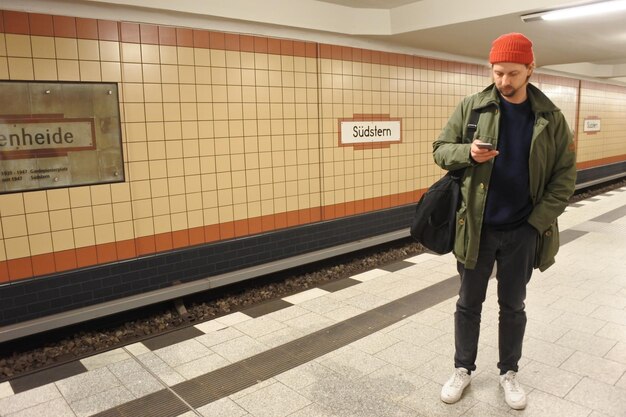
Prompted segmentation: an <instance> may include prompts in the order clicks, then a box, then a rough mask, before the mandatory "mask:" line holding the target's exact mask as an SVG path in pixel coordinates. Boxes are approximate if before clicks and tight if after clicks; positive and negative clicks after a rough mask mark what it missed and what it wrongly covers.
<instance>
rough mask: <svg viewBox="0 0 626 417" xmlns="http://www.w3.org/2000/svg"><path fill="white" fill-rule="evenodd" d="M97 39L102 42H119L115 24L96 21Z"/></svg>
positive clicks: (118, 33)
mask: <svg viewBox="0 0 626 417" xmlns="http://www.w3.org/2000/svg"><path fill="white" fill-rule="evenodd" d="M98 39H100V40H102V41H119V40H120V29H119V25H118V23H117V22H113V21H111V20H98Z"/></svg>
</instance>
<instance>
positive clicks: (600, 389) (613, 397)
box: [565, 378, 626, 417]
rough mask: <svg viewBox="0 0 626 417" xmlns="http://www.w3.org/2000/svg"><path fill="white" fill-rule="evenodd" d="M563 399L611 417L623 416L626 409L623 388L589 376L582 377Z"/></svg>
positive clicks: (625, 396) (625, 394)
mask: <svg viewBox="0 0 626 417" xmlns="http://www.w3.org/2000/svg"><path fill="white" fill-rule="evenodd" d="M565 399H566V400H568V401H571V402H573V403H576V404H580V405H581V406H583V407H586V408H588V409H592V410H595V411H598V412H601V413H604V414H607V415H609V416H612V417H624V410H626V392H625V391H624V390H622V389H620V388H617V387H614V386H612V385H608V384H603V383H601V382H598V381H594V380H592V379H589V378H583V380H582V381H580V383H579V384H578V385H576V387H574V389H573V390H572V391H570V393H569V394H567V396H566V397H565Z"/></svg>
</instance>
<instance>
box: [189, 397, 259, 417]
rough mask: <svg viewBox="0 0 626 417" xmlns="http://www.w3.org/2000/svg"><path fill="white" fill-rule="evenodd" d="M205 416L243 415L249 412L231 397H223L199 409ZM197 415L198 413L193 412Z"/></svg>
mask: <svg viewBox="0 0 626 417" xmlns="http://www.w3.org/2000/svg"><path fill="white" fill-rule="evenodd" d="M197 411H198V412H199V413H200V414H202V415H203V416H204V417H243V416H245V415H247V414H248V412H247V411H246V410H244V409H243V408H241V407H240V406H239V405H237V403H235V402H234V401H233V400H231V399H230V398H228V397H226V398H221V399H219V400H217V401H215V402H212V403H210V404H207V405H205V406H202V407H200V408H198V409H197ZM193 417H196V414H193Z"/></svg>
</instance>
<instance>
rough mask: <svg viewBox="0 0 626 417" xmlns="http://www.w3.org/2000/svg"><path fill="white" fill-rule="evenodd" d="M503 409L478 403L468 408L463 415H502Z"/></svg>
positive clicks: (477, 416)
mask: <svg viewBox="0 0 626 417" xmlns="http://www.w3.org/2000/svg"><path fill="white" fill-rule="evenodd" d="M503 413H505V411H503V410H501V409H499V408H496V407H493V406H491V405H489V404H485V403H478V404H476V405H475V406H474V407H472V408H470V409H469V410H468V411H467V412H466V413H465V414H463V417H502V415H503Z"/></svg>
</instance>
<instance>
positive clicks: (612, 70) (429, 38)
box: [0, 0, 626, 85]
mask: <svg viewBox="0 0 626 417" xmlns="http://www.w3.org/2000/svg"><path fill="white" fill-rule="evenodd" d="M602 1H626V0H602ZM593 2H599V1H598V0H524V1H519V0H518V1H512V0H502V1H495V2H494V1H492V0H471V1H470V0H263V1H259V0H176V1H170V0H0V6H1V7H4V8H7V9H16V10H25V11H34V12H43V13H45V12H47V13H51V14H61V13H65V14H69V15H74V16H81V15H84V16H85V17H90V16H94V15H97V16H100V18H102V19H116V20H125V21H137V22H152V23H158V24H167V25H179V26H188V27H198V28H202V27H205V28H208V29H213V30H224V31H232V32H238V33H251V34H261V35H268V36H282V37H289V38H294V39H303V40H308V41H318V42H322V43H335V44H340V45H341V44H343V45H347V46H356V47H362V48H371V49H380V50H390V51H396V52H403V53H410V54H415V55H422V56H431V57H436V58H437V57H438V58H442V59H451V60H459V61H466V62H473V63H481V64H485V65H486V64H487V56H488V54H489V49H490V46H491V41H492V40H493V39H495V38H497V37H498V36H499V35H501V34H503V33H508V32H521V33H524V34H525V35H526V36H528V37H529V38H530V39H531V40H532V41H533V42H534V50H535V58H536V63H537V67H538V69H539V70H540V71H544V72H551V73H554V72H558V73H561V74H565V75H571V76H574V77H579V78H583V79H592V80H593V79H596V80H602V81H606V82H610V83H615V84H621V85H626V8H624V10H623V11H621V12H614V13H611V14H609V15H603V16H598V17H589V16H587V17H582V18H577V19H571V20H564V21H559V22H547V21H534V22H529V23H524V22H523V21H522V20H521V19H520V16H522V15H525V14H531V13H535V12H540V11H548V10H554V9H558V8H563V7H567V6H572V5H575V4H585V3H593Z"/></svg>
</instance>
